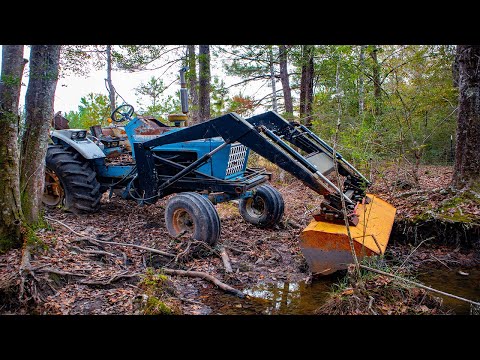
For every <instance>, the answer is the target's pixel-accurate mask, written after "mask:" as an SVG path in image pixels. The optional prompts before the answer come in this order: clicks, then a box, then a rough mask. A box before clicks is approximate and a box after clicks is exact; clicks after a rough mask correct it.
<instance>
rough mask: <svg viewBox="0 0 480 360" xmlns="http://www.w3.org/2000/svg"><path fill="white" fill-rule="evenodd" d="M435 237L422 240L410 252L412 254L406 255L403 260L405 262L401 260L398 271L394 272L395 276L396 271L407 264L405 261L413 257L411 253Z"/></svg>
mask: <svg viewBox="0 0 480 360" xmlns="http://www.w3.org/2000/svg"><path fill="white" fill-rule="evenodd" d="M434 238H435V237H433V236H432V237H429V238H428V239H425V240H423V241H422V242H421V243H420V244H418V245H417V247H415V249H413V250H412V252H411V253H410V254H408V256H407V257H406V258H405V260H403V262H402V264H401V265H400V266H399V267H398V269H397V270H396V271H395V274H396V273H398V271H399V270H400V269H401V268H402V267H403V265H404V264H405V263H406V262H407V260H408V259H409V258H410V256H412V255H413V253H414V252H415V251H416V250H417V249H418V248H419V247H420V246H421V245H422V244H423V243H424V242H426V241H429V240H432V239H434Z"/></svg>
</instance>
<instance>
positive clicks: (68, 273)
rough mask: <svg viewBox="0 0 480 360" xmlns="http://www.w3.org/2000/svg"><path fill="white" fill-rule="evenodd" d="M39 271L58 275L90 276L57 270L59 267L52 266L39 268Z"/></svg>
mask: <svg viewBox="0 0 480 360" xmlns="http://www.w3.org/2000/svg"><path fill="white" fill-rule="evenodd" d="M37 272H42V273H50V274H57V275H60V276H80V277H84V276H88V275H87V274H76V273H72V272H68V271H63V270H57V269H52V268H47V267H45V268H42V269H39V270H37Z"/></svg>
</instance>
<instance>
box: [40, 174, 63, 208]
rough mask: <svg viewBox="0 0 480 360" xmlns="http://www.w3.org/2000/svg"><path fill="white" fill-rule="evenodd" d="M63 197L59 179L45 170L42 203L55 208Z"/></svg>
mask: <svg viewBox="0 0 480 360" xmlns="http://www.w3.org/2000/svg"><path fill="white" fill-rule="evenodd" d="M63 197H64V192H63V189H62V184H61V183H60V179H59V178H58V176H57V175H56V174H55V173H54V172H53V171H51V170H49V169H45V185H44V187H43V196H42V202H43V203H44V204H45V205H48V206H57V205H59V204H60V203H61V202H62V200H63Z"/></svg>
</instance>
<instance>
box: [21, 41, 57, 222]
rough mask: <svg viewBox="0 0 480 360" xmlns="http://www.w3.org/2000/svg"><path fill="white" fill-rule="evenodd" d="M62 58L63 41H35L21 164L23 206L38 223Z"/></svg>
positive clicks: (26, 218) (28, 220) (32, 50)
mask: <svg viewBox="0 0 480 360" xmlns="http://www.w3.org/2000/svg"><path fill="white" fill-rule="evenodd" d="M59 59H60V45H32V48H31V50H30V73H29V82H28V88H27V93H26V96H25V108H26V119H25V133H24V135H23V139H22V150H21V165H20V189H21V200H22V210H23V214H24V215H25V220H26V221H27V223H29V224H35V223H36V222H37V221H38V216H39V210H40V205H41V196H42V193H43V185H44V180H45V179H44V177H45V154H46V152H47V143H48V136H49V134H48V130H49V125H50V122H51V121H52V119H53V115H54V111H53V109H54V108H53V102H54V95H55V89H56V87H57V80H58V66H59Z"/></svg>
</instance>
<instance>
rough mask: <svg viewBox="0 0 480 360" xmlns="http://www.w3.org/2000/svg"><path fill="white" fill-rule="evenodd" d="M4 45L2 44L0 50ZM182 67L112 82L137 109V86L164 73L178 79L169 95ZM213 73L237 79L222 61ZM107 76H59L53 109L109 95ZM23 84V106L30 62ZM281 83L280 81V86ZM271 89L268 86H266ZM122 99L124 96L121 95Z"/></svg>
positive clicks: (116, 74)
mask: <svg viewBox="0 0 480 360" xmlns="http://www.w3.org/2000/svg"><path fill="white" fill-rule="evenodd" d="M1 48H2V45H0V51H1ZM29 57H30V48H29V47H28V46H25V50H24V58H26V59H28V58H29ZM1 62H2V59H1V56H0V66H1ZM179 70H180V68H178V69H175V68H173V67H172V68H171V69H170V71H169V72H167V73H166V74H164V75H162V74H163V73H164V70H162V69H160V70H146V71H138V72H134V73H129V72H124V71H118V70H117V71H115V70H113V71H112V83H113V86H114V87H115V89H116V91H117V92H118V93H119V94H120V95H121V96H122V97H123V98H124V99H125V101H126V102H127V103H129V104H131V105H133V107H134V108H135V109H137V110H138V109H139V108H140V102H141V100H142V99H141V98H139V97H138V96H137V95H136V94H135V88H136V87H138V86H139V85H140V84H141V83H145V82H147V81H148V80H149V79H150V78H151V77H152V76H161V75H162V79H163V82H164V84H165V85H168V84H170V83H171V82H172V81H174V80H175V79H178V80H177V81H176V82H174V83H173V85H172V86H171V87H170V88H169V89H168V90H167V91H166V92H165V94H167V95H173V94H174V93H175V92H176V91H177V90H179V89H180V80H179V72H178V71H179ZM211 71H212V75H216V76H219V77H220V78H221V79H223V80H224V81H225V84H226V85H227V86H228V85H229V84H232V83H234V82H237V81H238V78H234V77H231V76H225V74H223V72H222V69H221V66H220V65H219V64H216V63H213V62H212V69H211ZM105 78H106V68H105V69H102V70H94V69H92V70H91V71H90V72H89V74H88V76H74V75H69V76H65V77H61V78H60V79H59V80H58V83H57V88H56V91H55V100H54V109H55V112H58V111H61V112H62V114H66V113H68V112H69V111H72V110H73V111H78V105H79V104H80V99H81V97H83V96H85V95H87V94H89V93H92V92H93V93H101V94H105V95H108V92H107V89H106V87H105ZM22 82H23V84H24V85H23V86H22V90H21V94H20V106H21V107H23V105H24V104H25V93H26V91H27V85H28V63H27V65H26V66H25V71H24V76H23V79H22ZM278 86H279V85H277V88H278ZM257 88H258V87H257V86H255V87H252V91H251V93H252V94H253V93H255V91H256V90H257ZM264 91H265V89H261V91H260V92H259V93H257V94H256V95H257V96H258V95H261V94H262V93H263V92H264ZM267 91H268V87H267ZM249 93H250V91H248V90H247V91H245V92H244V94H246V95H248V94H249ZM120 101H121V99H120Z"/></svg>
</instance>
